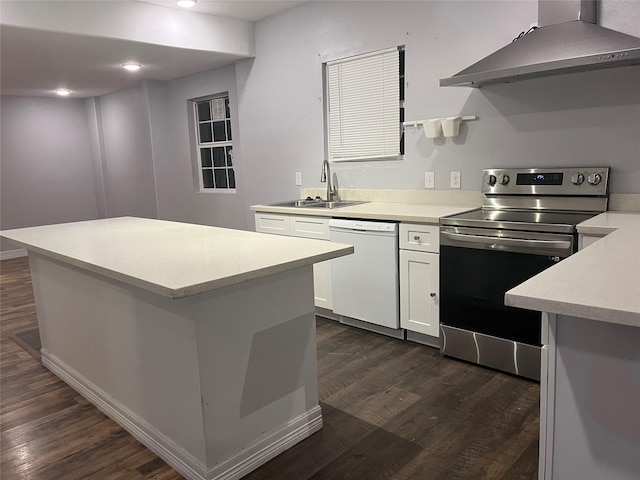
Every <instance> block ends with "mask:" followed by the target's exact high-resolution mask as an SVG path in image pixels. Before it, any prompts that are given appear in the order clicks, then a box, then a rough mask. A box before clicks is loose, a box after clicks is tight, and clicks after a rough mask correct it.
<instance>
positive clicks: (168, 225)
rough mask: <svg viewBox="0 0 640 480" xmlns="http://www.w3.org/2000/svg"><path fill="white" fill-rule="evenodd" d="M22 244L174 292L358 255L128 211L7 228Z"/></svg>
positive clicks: (339, 247) (317, 243)
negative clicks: (117, 215) (113, 215)
mask: <svg viewBox="0 0 640 480" xmlns="http://www.w3.org/2000/svg"><path fill="white" fill-rule="evenodd" d="M0 235H1V236H3V237H5V238H7V239H8V240H11V241H12V242H14V243H15V244H17V245H18V246H20V247H23V248H25V249H27V250H30V251H34V252H37V253H40V254H42V255H45V256H48V257H52V258H55V259H58V260H61V261H63V262H65V263H69V264H72V265H75V266H77V267H80V268H84V269H86V270H90V271H92V272H95V273H100V274H102V275H105V276H107V277H110V278H114V279H116V280H120V281H123V282H125V283H128V284H131V285H134V286H137V287H140V288H144V289H146V290H150V291H152V292H154V293H157V294H160V295H164V296H167V297H171V298H181V297H186V296H190V295H195V294H198V293H202V292H206V291H209V290H214V289H216V288H221V287H227V286H230V285H235V284H238V283H242V282H244V281H247V280H252V279H255V278H260V277H265V276H268V275H272V274H275V273H280V272H284V271H287V270H291V269H294V268H298V267H302V266H304V265H310V264H313V263H317V262H321V261H324V260H329V259H331V258H336V257H341V256H343V255H348V254H350V253H353V246H350V245H343V244H339V243H333V242H327V241H322V240H310V239H304V238H296V237H283V236H278V235H268V234H262V233H255V232H246V231H242V230H230V229H225V228H216V227H208V226H203V225H192V224H187V223H178V222H168V221H162V220H151V219H146V218H134V217H121V218H109V219H103V220H92V221H86V222H75V223H65V224H59V225H45V226H40V227H31V228H21V229H16V230H7V231H3V232H0Z"/></svg>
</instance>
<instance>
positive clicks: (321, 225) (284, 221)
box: [255, 212, 333, 310]
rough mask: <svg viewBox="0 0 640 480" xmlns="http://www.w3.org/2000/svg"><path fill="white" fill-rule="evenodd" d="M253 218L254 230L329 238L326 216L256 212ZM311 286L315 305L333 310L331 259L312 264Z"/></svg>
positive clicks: (294, 235) (304, 236) (322, 238)
mask: <svg viewBox="0 0 640 480" xmlns="http://www.w3.org/2000/svg"><path fill="white" fill-rule="evenodd" d="M255 220H256V232H261V233H271V234H275V235H287V236H291V237H302V238H313V239H316V240H327V241H328V240H329V218H328V217H306V216H301V215H282V214H277V213H260V212H258V213H256V215H255ZM313 287H314V296H315V304H316V307H321V308H326V309H327V310H333V297H332V294H331V260H327V261H326V262H321V263H316V264H314V265H313Z"/></svg>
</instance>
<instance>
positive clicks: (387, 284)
mask: <svg viewBox="0 0 640 480" xmlns="http://www.w3.org/2000/svg"><path fill="white" fill-rule="evenodd" d="M329 238H330V240H331V241H332V242H338V243H346V244H349V245H353V246H354V250H355V252H354V253H353V255H347V256H346V257H341V258H336V259H334V260H332V264H331V282H332V290H333V311H334V313H336V314H338V315H341V316H342V315H343V316H346V317H349V318H351V319H356V320H359V321H361V322H367V323H368V324H373V325H379V326H381V327H386V328H387V329H393V330H396V331H397V332H401V330H398V329H399V328H400V313H399V312H400V308H399V282H398V224H397V223H388V222H376V221H364V220H348V219H336V218H332V219H331V220H329ZM342 321H343V322H344V323H349V321H348V319H347V320H346V321H345V319H342ZM358 326H362V325H358ZM363 327H364V328H366V326H363ZM374 330H375V331H379V330H377V329H375V328H374ZM380 333H387V334H390V335H393V336H399V333H393V332H387V331H381V332H380Z"/></svg>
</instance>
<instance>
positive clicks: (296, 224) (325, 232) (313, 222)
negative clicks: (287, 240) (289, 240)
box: [290, 215, 329, 240]
mask: <svg viewBox="0 0 640 480" xmlns="http://www.w3.org/2000/svg"><path fill="white" fill-rule="evenodd" d="M290 218H291V236H293V237H304V238H316V239H318V240H329V219H328V218H327V217H301V216H298V215H291V217H290Z"/></svg>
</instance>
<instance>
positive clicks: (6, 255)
mask: <svg viewBox="0 0 640 480" xmlns="http://www.w3.org/2000/svg"><path fill="white" fill-rule="evenodd" d="M26 256H27V251H26V250H25V249H24V248H18V249H17V250H5V251H4V252H0V260H9V259H10V258H19V257H26Z"/></svg>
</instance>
